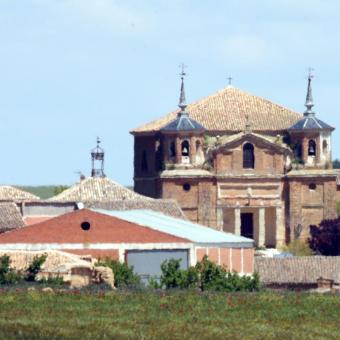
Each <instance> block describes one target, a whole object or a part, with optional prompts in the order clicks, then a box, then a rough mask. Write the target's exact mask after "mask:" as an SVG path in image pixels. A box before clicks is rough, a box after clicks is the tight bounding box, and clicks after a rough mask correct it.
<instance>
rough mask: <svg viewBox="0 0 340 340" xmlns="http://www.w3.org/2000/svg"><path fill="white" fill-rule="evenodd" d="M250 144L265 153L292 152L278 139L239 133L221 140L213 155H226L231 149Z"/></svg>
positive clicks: (251, 133) (250, 133)
mask: <svg viewBox="0 0 340 340" xmlns="http://www.w3.org/2000/svg"><path fill="white" fill-rule="evenodd" d="M247 142H248V143H251V144H253V145H254V146H256V147H257V148H260V149H266V150H268V151H267V152H273V153H280V154H289V153H292V150H291V149H290V148H289V147H288V146H287V145H286V144H284V143H283V142H282V140H281V138H280V137H272V136H264V135H260V134H257V133H253V132H249V133H239V134H235V135H232V136H229V137H228V138H226V139H225V140H223V139H222V140H221V144H220V145H218V146H216V147H215V149H214V150H213V153H214V154H216V153H220V152H222V153H224V154H228V153H230V152H232V150H233V149H235V148H237V147H239V146H240V145H242V144H244V143H247Z"/></svg>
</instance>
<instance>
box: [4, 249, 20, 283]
mask: <svg viewBox="0 0 340 340" xmlns="http://www.w3.org/2000/svg"><path fill="white" fill-rule="evenodd" d="M10 264H11V259H10V257H9V256H8V255H6V254H5V255H3V256H1V257H0V284H13V283H17V282H19V281H20V276H19V275H18V274H17V273H15V271H14V270H13V269H12V268H10Z"/></svg>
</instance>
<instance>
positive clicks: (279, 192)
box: [132, 73, 337, 247]
mask: <svg viewBox="0 0 340 340" xmlns="http://www.w3.org/2000/svg"><path fill="white" fill-rule="evenodd" d="M183 76H184V73H182V84H181V94H180V103H179V108H180V109H179V110H178V111H176V112H172V113H170V114H169V115H167V116H165V117H163V118H161V119H158V120H155V121H153V122H151V123H148V124H146V125H143V126H141V127H139V128H137V129H135V130H133V131H132V134H133V135H134V138H135V144H134V188H135V191H136V192H138V193H140V194H143V195H146V196H150V197H154V198H174V199H176V200H177V201H178V202H179V204H180V206H181V208H182V209H183V211H184V213H185V214H186V216H187V217H188V218H189V219H190V220H191V221H194V222H199V223H202V224H205V225H209V226H211V227H213V228H216V229H218V230H224V231H227V232H232V233H236V234H238V235H243V236H247V237H250V238H253V239H254V240H255V243H256V245H258V246H267V247H277V246H280V245H282V244H284V243H286V242H289V241H290V240H292V239H294V238H296V237H301V238H307V237H308V235H309V226H310V225H312V224H318V223H319V222H320V221H321V220H323V219H329V218H335V217H336V194H337V181H336V173H335V172H334V171H333V170H332V158H331V133H332V131H333V130H334V129H333V128H332V127H331V126H329V125H327V124H326V123H324V122H322V121H321V120H319V119H318V118H317V116H316V114H315V113H314V111H313V106H314V105H313V99H312V89H311V80H312V76H309V78H308V88H307V96H306V104H305V106H306V111H305V112H304V114H303V115H300V114H298V113H296V112H293V111H291V110H288V109H286V108H283V107H281V106H279V105H276V104H274V103H271V102H270V101H268V100H265V99H263V98H260V97H257V96H254V95H251V94H248V93H246V92H243V91H241V90H239V89H237V88H234V87H231V86H228V87H227V88H225V89H223V90H221V91H219V92H217V93H216V94H214V95H212V96H209V97H207V98H204V99H202V100H200V101H198V102H195V103H192V104H189V105H186V102H185V93H184V83H183Z"/></svg>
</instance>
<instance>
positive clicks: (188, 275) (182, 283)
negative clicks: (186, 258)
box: [160, 259, 198, 289]
mask: <svg viewBox="0 0 340 340" xmlns="http://www.w3.org/2000/svg"><path fill="white" fill-rule="evenodd" d="M180 263H181V260H175V259H170V260H169V261H164V262H163V263H162V264H161V270H162V275H161V279H160V287H165V288H167V289H169V288H193V287H196V286H197V282H198V273H197V271H196V269H195V268H194V267H190V268H189V269H188V270H183V269H180Z"/></svg>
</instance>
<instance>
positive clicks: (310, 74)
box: [305, 67, 314, 116]
mask: <svg viewBox="0 0 340 340" xmlns="http://www.w3.org/2000/svg"><path fill="white" fill-rule="evenodd" d="M313 71H314V69H312V68H311V67H309V68H308V85H307V95H306V103H305V106H306V108H307V110H306V111H305V115H307V116H309V115H314V113H313V106H314V103H313V95H312V85H311V82H312V79H313V78H314V75H313Z"/></svg>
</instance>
